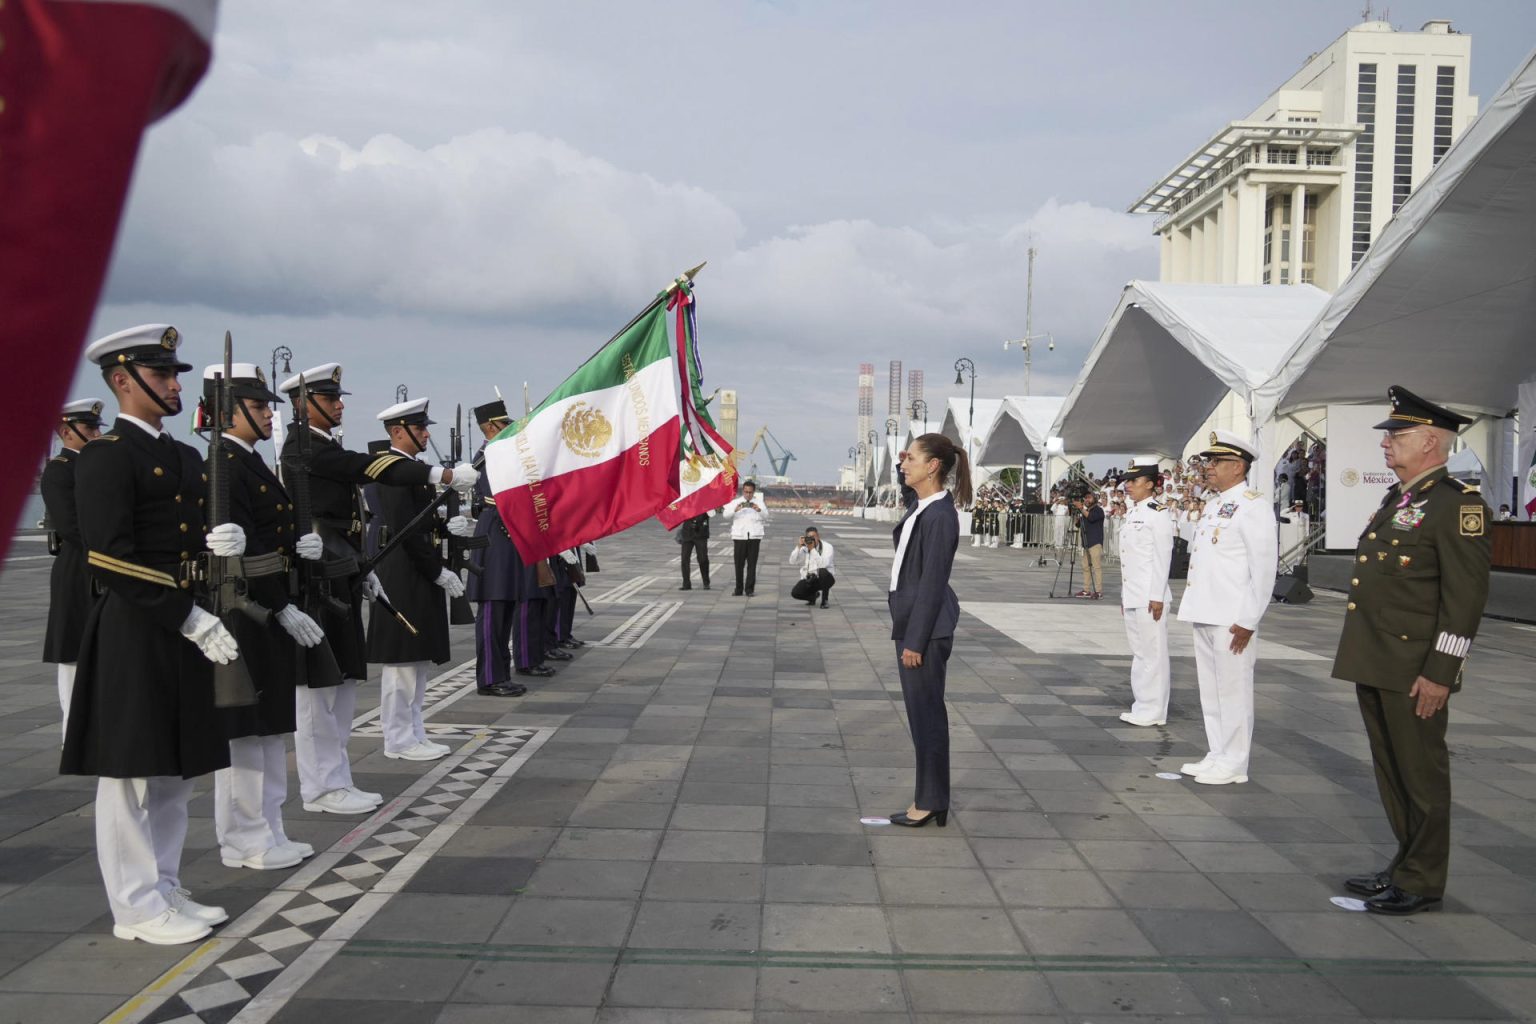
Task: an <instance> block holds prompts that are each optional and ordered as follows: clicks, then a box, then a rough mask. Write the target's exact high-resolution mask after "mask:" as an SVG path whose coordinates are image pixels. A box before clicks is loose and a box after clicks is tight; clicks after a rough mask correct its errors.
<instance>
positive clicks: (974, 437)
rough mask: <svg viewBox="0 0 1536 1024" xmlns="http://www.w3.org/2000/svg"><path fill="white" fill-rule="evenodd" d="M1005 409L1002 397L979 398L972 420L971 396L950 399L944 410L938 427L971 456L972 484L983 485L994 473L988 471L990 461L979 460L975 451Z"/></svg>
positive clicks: (940, 431)
mask: <svg viewBox="0 0 1536 1024" xmlns="http://www.w3.org/2000/svg"><path fill="white" fill-rule="evenodd" d="M1002 410H1003V400H1002V399H1001V398H978V399H976V413H975V417H974V420H973V418H972V415H971V400H970V398H968V397H961V398H951V399H950V400H949V402H948V403H947V407H946V408H945V410H944V424H943V426H941V427H939V433H941V434H943V435H944V436H945V437H947V438H949V439H950V440H951V441H953V442H954V443H955V444H957V445H959V446H960V447H961V448H964V449H965V452H966V454H967V455H969V456H970V458H971V462H972V464H973V466H972V473H971V481H972V483H975V484H981V483H983V482H985V481H986V479H987V478H988V477H989V476H991V474H990V473H988V472H986V470H987V468H988V467H987V464H986V463H984V462H981V461H980V460H978V459H977V458H976V453H977V451H978V450H979V449H980V444H981V439H982V438H983V437H986V436H987V431H989V430H991V429H992V423H993V421H994V420H996V419H997V416H998V413H1000V412H1002Z"/></svg>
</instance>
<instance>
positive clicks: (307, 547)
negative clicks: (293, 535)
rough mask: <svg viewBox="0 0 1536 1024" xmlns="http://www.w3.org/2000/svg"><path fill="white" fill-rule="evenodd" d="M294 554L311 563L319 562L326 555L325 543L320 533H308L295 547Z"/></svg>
mask: <svg viewBox="0 0 1536 1024" xmlns="http://www.w3.org/2000/svg"><path fill="white" fill-rule="evenodd" d="M293 553H294V554H296V555H298V556H299V557H300V558H302V559H304V560H305V561H309V562H318V561H320V559H321V558H322V557H323V556H324V555H325V541H323V540H321V539H320V535H319V534H318V533H306V534H305V535H304V536H302V537H300V538H299V539H298V541H296V542H295V543H294V545H293Z"/></svg>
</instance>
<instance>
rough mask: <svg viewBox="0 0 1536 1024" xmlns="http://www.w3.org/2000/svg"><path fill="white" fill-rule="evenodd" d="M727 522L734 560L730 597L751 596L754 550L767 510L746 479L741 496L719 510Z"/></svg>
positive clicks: (759, 543)
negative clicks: (733, 582) (734, 575)
mask: <svg viewBox="0 0 1536 1024" xmlns="http://www.w3.org/2000/svg"><path fill="white" fill-rule="evenodd" d="M722 511H723V513H724V515H725V517H726V518H727V519H729V520H730V521H731V542H732V548H733V552H732V553H733V554H734V555H735V560H736V589H735V590H733V591H732V592H731V596H732V597H741V596H742V595H743V594H745V595H746V596H747V597H751V596H752V592H753V591H754V590H756V589H757V551H758V548H760V547H762V544H763V530H764V528H765V527H767V525H768V507H767V505H765V504H764V503H763V499H762V498H761V497H759V496H758V493H757V484H755V483H753V482H752V481H751V480H748V481H747V482H746V483H744V484H742V485H741V495H740V496H739V497H737V498H735V499H733V500H731V501H729V502H727V503H726V505H725V508H724V509H723V510H722Z"/></svg>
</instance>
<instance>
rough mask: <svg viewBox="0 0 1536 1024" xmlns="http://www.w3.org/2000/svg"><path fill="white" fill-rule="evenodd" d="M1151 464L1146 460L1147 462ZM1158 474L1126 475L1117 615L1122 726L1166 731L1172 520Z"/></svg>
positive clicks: (1152, 470) (1152, 468)
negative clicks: (1123, 667) (1122, 647)
mask: <svg viewBox="0 0 1536 1024" xmlns="http://www.w3.org/2000/svg"><path fill="white" fill-rule="evenodd" d="M1149 461H1150V460H1149ZM1157 481H1158V468H1157V463H1156V462H1155V461H1152V462H1151V464H1150V465H1142V466H1132V467H1131V468H1130V469H1128V470H1127V471H1126V473H1125V478H1124V483H1125V492H1126V494H1128V495H1129V496H1130V499H1131V507H1130V508H1129V509H1128V510H1127V511H1126V513H1125V521H1124V522H1122V523H1121V524H1120V614H1121V615H1122V616H1123V617H1124V619H1125V639H1126V641H1127V642H1128V643H1129V644H1130V647H1131V696H1132V698H1133V703H1132V704H1131V710H1129V711H1126V712H1124V713H1122V714H1121V715H1120V721H1122V722H1129V723H1130V724H1131V725H1141V726H1149V725H1165V724H1167V721H1168V691H1169V685H1170V678H1169V671H1168V618H1169V616H1168V614H1167V612H1166V611H1165V609H1167V608H1168V606H1169V604H1170V603H1171V602H1172V601H1173V593H1172V591H1170V590H1169V589H1168V569H1169V566H1170V565H1171V564H1172V562H1173V520H1172V519H1171V518H1169V516H1168V510H1167V509H1166V508H1164V507H1163V505H1162V504H1161V503H1160V502H1158V501H1157V500H1156V499H1155V498H1154V497H1153V496H1152V493H1153V491H1155V490H1156V489H1157Z"/></svg>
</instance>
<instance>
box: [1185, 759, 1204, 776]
mask: <svg viewBox="0 0 1536 1024" xmlns="http://www.w3.org/2000/svg"><path fill="white" fill-rule="evenodd" d="M1210 766H1211V759H1210V758H1208V757H1203V758H1201V759H1200V760H1198V761H1191V762H1190V763H1189V764H1181V765H1179V774H1180V775H1199V774H1200V773H1201V772H1203V771H1205V770H1206V769H1207V768H1209V767H1210Z"/></svg>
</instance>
